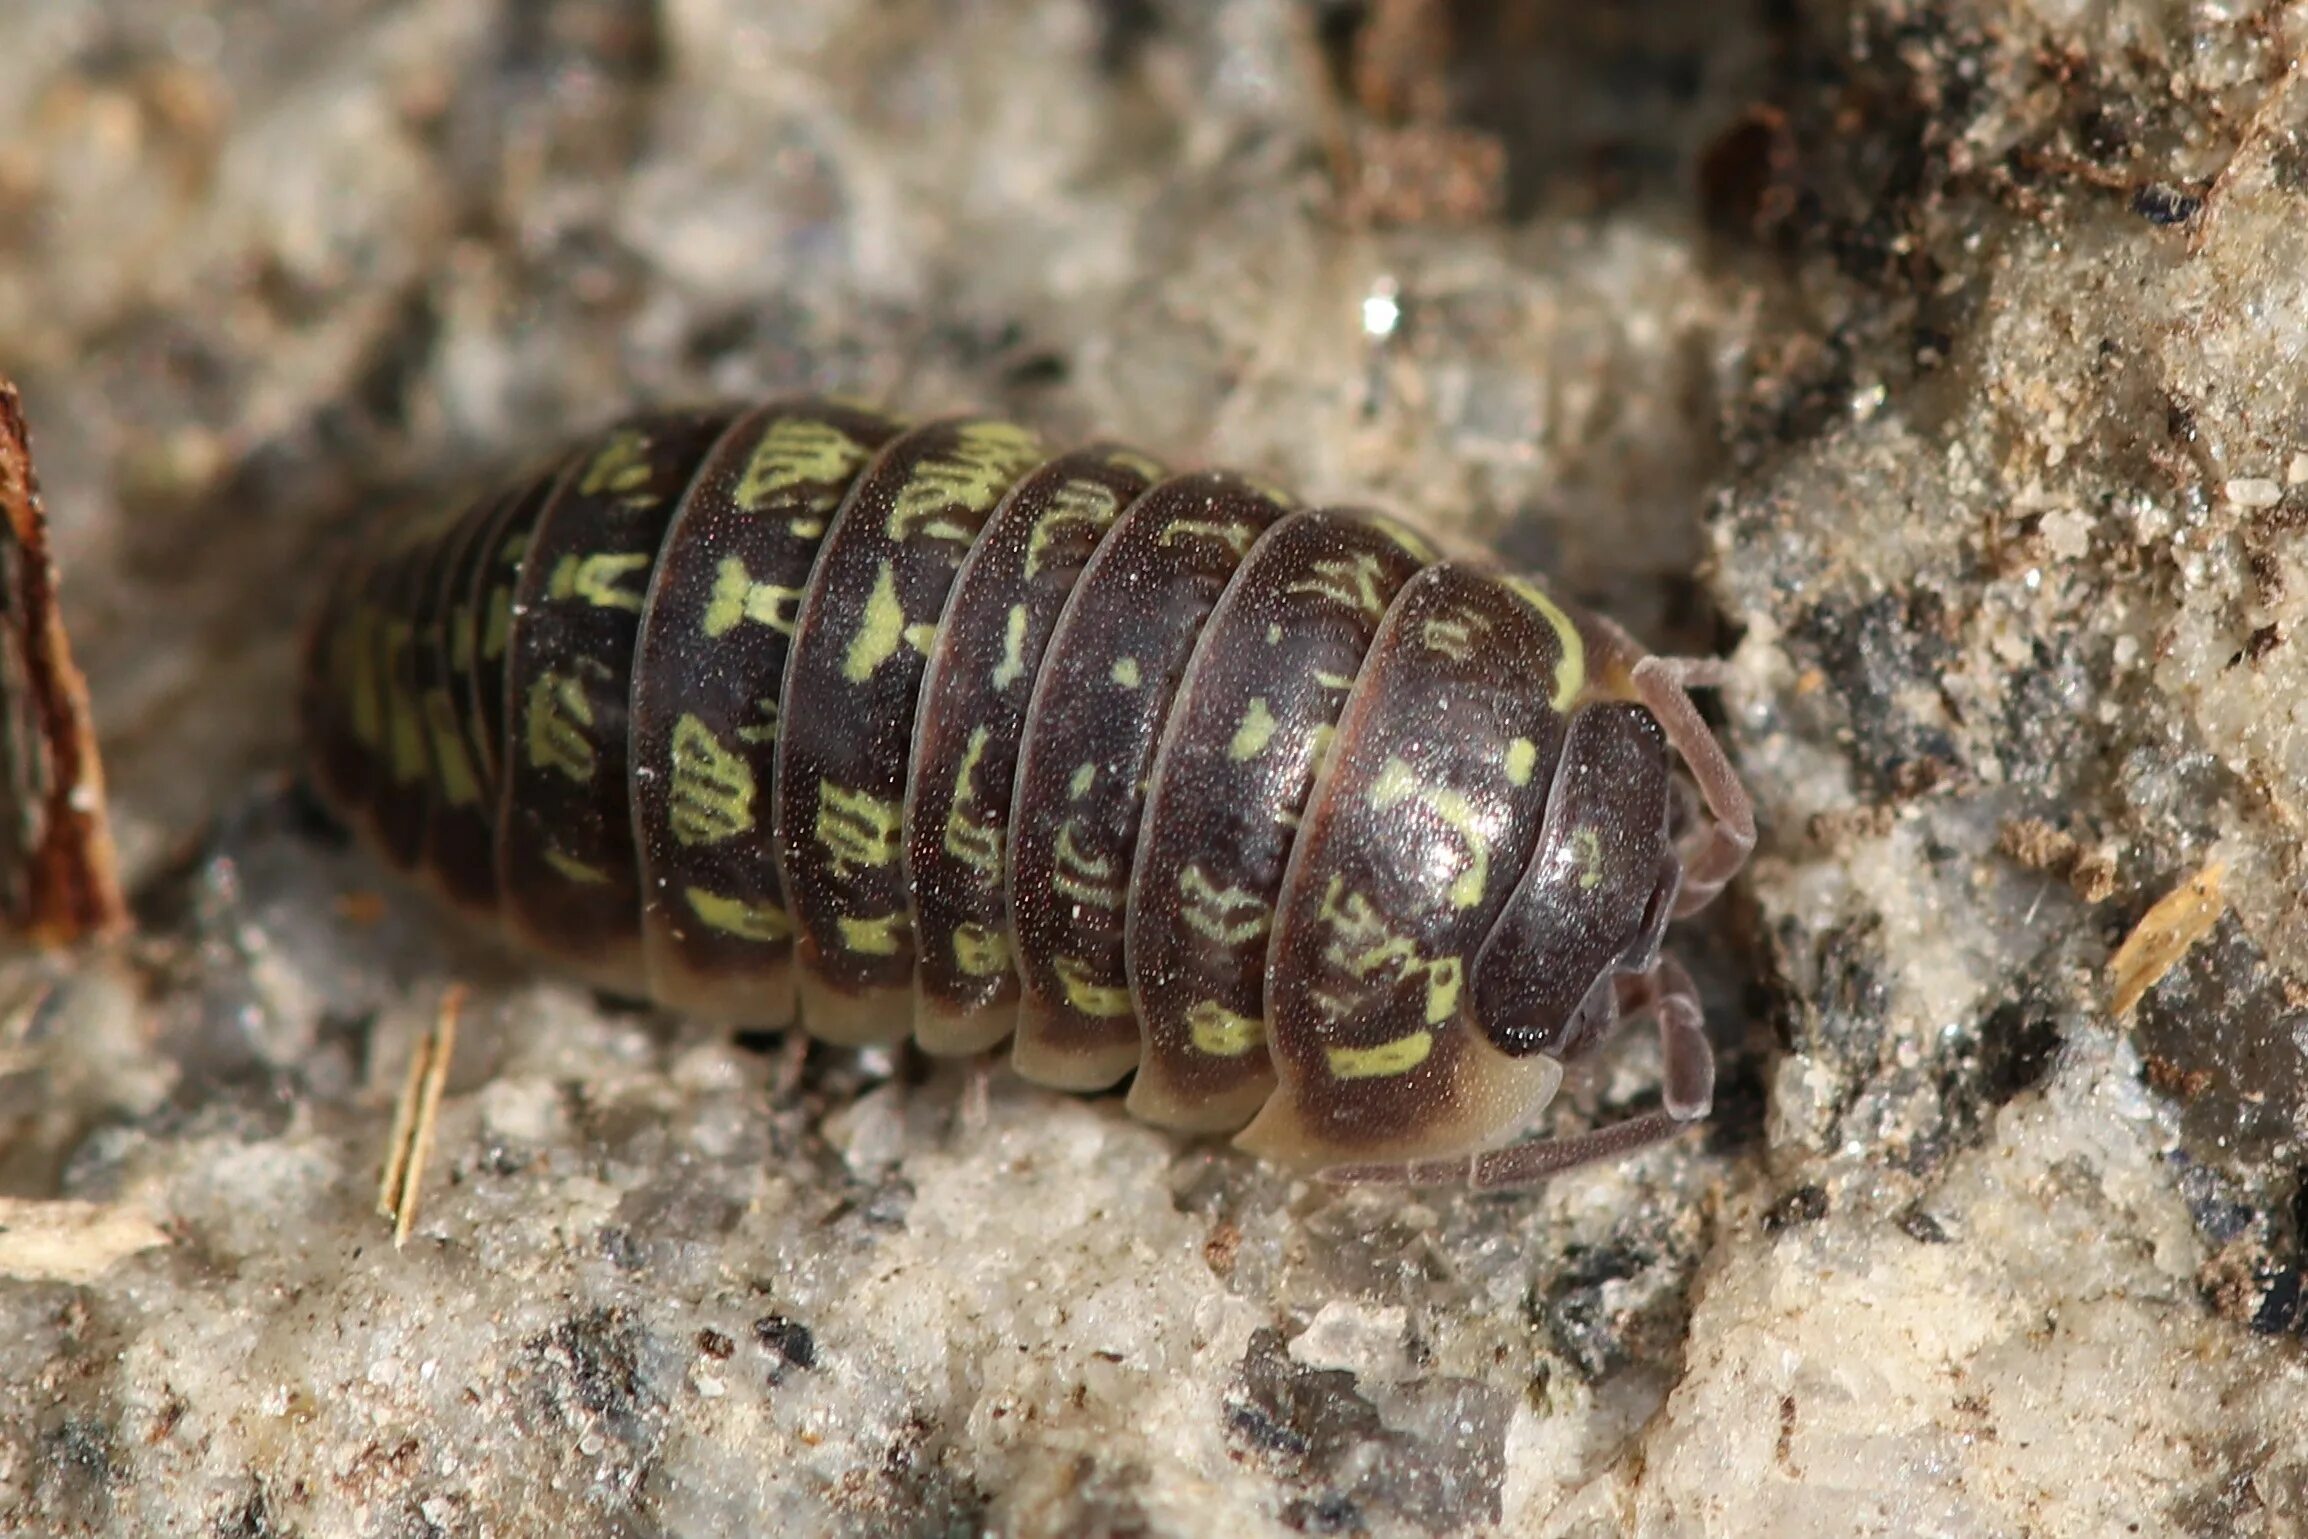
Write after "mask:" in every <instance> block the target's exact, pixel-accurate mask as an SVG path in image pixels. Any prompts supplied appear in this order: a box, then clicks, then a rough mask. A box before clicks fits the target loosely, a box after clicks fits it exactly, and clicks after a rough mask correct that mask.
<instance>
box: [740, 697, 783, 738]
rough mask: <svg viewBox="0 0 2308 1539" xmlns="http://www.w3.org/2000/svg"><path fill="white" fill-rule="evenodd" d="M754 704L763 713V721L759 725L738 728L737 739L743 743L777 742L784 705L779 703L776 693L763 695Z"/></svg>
mask: <svg viewBox="0 0 2308 1539" xmlns="http://www.w3.org/2000/svg"><path fill="white" fill-rule="evenodd" d="M753 704H754V709H756V710H757V711H759V712H760V713H761V723H760V725H758V726H752V727H740V728H738V729H737V740H738V741H739V742H741V743H774V742H776V741H777V724H778V719H779V713H780V712H781V711H782V710H783V709H784V707H782V706H780V705H779V704H778V703H777V696H775V695H763V696H762V697H761V698H760V699H759V700H756V701H754V702H753Z"/></svg>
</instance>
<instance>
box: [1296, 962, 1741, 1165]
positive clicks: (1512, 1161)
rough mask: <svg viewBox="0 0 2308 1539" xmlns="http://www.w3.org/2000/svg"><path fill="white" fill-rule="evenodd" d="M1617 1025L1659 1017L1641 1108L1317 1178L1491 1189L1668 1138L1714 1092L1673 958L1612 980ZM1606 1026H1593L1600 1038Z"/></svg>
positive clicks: (1693, 990)
mask: <svg viewBox="0 0 2308 1539" xmlns="http://www.w3.org/2000/svg"><path fill="white" fill-rule="evenodd" d="M1618 998H1619V1006H1620V1009H1621V1011H1622V1012H1623V1013H1622V1014H1621V1016H1620V1018H1619V1023H1618V1024H1620V1025H1626V1024H1629V1023H1631V1022H1633V1021H1636V1020H1639V1019H1641V1018H1642V1017H1644V1016H1646V1015H1648V1016H1653V1017H1655V1018H1656V1019H1657V1022H1658V1029H1659V1049H1660V1055H1661V1057H1662V1059H1663V1060H1664V1065H1665V1076H1664V1077H1665V1086H1664V1091H1665V1094H1664V1097H1663V1098H1664V1100H1665V1102H1666V1105H1665V1106H1664V1107H1663V1108H1662V1109H1661V1110H1658V1111H1654V1112H1645V1113H1643V1114H1642V1115H1641V1116H1637V1117H1629V1118H1627V1119H1626V1120H1625V1121H1623V1122H1614V1123H1611V1124H1610V1125H1609V1126H1607V1127H1599V1128H1595V1129H1593V1130H1592V1131H1590V1132H1585V1133H1576V1134H1573V1135H1571V1136H1570V1137H1567V1138H1539V1139H1532V1140H1530V1141H1528V1142H1525V1143H1518V1144H1509V1145H1507V1146H1506V1147H1505V1148H1503V1149H1491V1150H1486V1151H1484V1152H1482V1153H1479V1154H1475V1155H1471V1156H1468V1157H1466V1158H1463V1159H1451V1160H1416V1161H1412V1162H1409V1163H1407V1164H1368V1165H1363V1164H1355V1165H1333V1166H1331V1167H1329V1168H1328V1169H1326V1170H1324V1171H1322V1172H1321V1179H1322V1180H1324V1181H1326V1182H1328V1183H1330V1184H1331V1185H1333V1186H1467V1187H1472V1188H1475V1189H1476V1190H1488V1191H1496V1190H1498V1189H1499V1188H1502V1187H1515V1186H1534V1185H1536V1184H1537V1183H1539V1182H1541V1181H1544V1180H1546V1179H1547V1178H1548V1177H1549V1176H1553V1175H1557V1174H1559V1173H1560V1172H1562V1171H1566V1170H1569V1169H1571V1168H1573V1167H1574V1166H1579V1165H1585V1164H1589V1163H1592V1162H1593V1161H1596V1160H1606V1159H1615V1158H1617V1157H1618V1156H1619V1155H1622V1154H1627V1153H1630V1152H1632V1151H1634V1150H1636V1149H1640V1148H1642V1147H1644V1146H1645V1145H1647V1144H1654V1143H1657V1142H1659V1141H1660V1140H1661V1139H1665V1138H1671V1137H1673V1136H1674V1135H1675V1134H1677V1133H1679V1132H1681V1131H1682V1130H1683V1129H1685V1128H1687V1127H1689V1126H1690V1125H1691V1124H1692V1123H1694V1122H1697V1121H1699V1120H1700V1119H1701V1118H1703V1117H1705V1116H1706V1115H1707V1112H1708V1110H1709V1108H1710V1107H1711V1106H1712V1105H1713V1104H1714V1099H1715V1053H1714V1049H1713V1048H1712V1047H1710V1046H1709V1045H1708V1042H1707V1034H1706V1031H1705V1029H1704V1021H1705V1017H1704V1015H1703V1014H1702V1012H1701V1010H1700V1008H1699V991H1698V988H1697V987H1696V986H1695V985H1694V984H1693V983H1692V982H1691V975H1690V974H1689V973H1688V972H1685V971H1684V970H1683V965H1682V964H1681V963H1680V962H1677V961H1676V960H1675V959H1674V958H1673V957H1661V958H1660V959H1659V961H1658V963H1657V965H1655V966H1654V967H1652V968H1651V970H1650V971H1648V972H1645V973H1640V974H1637V975H1635V976H1633V977H1626V978H1621V979H1619V980H1618ZM1606 1035H1608V1033H1598V1034H1597V1036H1596V1037H1595V1039H1594V1040H1597V1041H1600V1040H1602V1038H1603V1037H1604V1036H1606Z"/></svg>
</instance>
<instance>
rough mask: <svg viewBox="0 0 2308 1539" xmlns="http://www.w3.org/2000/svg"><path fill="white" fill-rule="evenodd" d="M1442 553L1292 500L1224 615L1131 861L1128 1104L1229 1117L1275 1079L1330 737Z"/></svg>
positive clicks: (1202, 1124) (1191, 685)
mask: <svg viewBox="0 0 2308 1539" xmlns="http://www.w3.org/2000/svg"><path fill="white" fill-rule="evenodd" d="M1432 559H1433V553H1432V552H1431V551H1430V550H1428V548H1427V547H1426V546H1425V544H1424V543H1423V542H1421V541H1419V540H1418V539H1417V538H1416V537H1415V536H1413V535H1411V534H1410V532H1409V531H1407V530H1405V529H1403V528H1401V527H1400V526H1399V525H1395V524H1391V523H1389V522H1387V521H1385V520H1381V519H1377V518H1374V517H1372V516H1370V515H1367V514H1361V513H1354V512H1346V511H1343V510H1336V509H1321V510H1312V511H1308V512H1303V513H1294V514H1292V515H1291V516H1290V517H1288V518H1286V519H1284V520H1283V521H1282V522H1281V523H1279V524H1276V525H1275V526H1274V528H1273V529H1271V530H1269V531H1268V532H1267V534H1266V536H1265V537H1264V538H1263V539H1261V540H1260V541H1259V543H1258V544H1257V545H1256V546H1255V547H1254V548H1253V549H1252V550H1251V552H1250V556H1249V558H1248V559H1247V560H1246V561H1244V562H1243V565H1242V570H1241V572H1240V573H1239V574H1238V575H1237V576H1236V577H1235V579H1234V583H1233V586H1232V587H1230V588H1229V589H1228V590H1227V592H1226V596H1225V597H1224V598H1223V599H1222V600H1221V601H1220V603H1219V605H1218V608H1217V609H1216V610H1215V611H1214V612H1213V613H1212V615H1211V617H1210V623H1209V624H1208V626H1207V627H1205V628H1204V630H1203V633H1202V640H1201V643H1200V644H1199V646H1197V648H1196V649H1195V653H1194V660H1193V662H1192V664H1191V665H1190V667H1189V668H1188V671H1187V675H1186V678H1185V681H1184V682H1183V683H1182V684H1181V685H1180V686H1179V691H1178V699H1177V701H1176V703H1175V704H1174V706H1173V707H1172V710H1171V713H1170V720H1169V724H1168V726H1167V727H1166V728H1165V729H1164V733H1163V740H1162V747H1161V750H1160V753H1159V756H1158V757H1157V759H1156V761H1155V766H1154V775H1153V779H1152V782H1151V784H1150V785H1149V788H1148V792H1147V804H1146V818H1145V827H1144V829H1143V831H1142V834H1141V843H1140V847H1139V850H1138V854H1137V862H1136V864H1135V866H1134V867H1133V868H1132V872H1131V880H1130V900H1129V915H1128V925H1129V930H1128V947H1127V951H1128V956H1129V963H1130V986H1131V995H1132V999H1133V1002H1134V1003H1135V1004H1136V1006H1137V1010H1138V1015H1139V1019H1140V1022H1141V1024H1142V1026H1143V1028H1144V1042H1143V1051H1144V1057H1143V1059H1142V1061H1141V1062H1140V1064H1139V1066H1138V1077H1137V1079H1136V1080H1135V1081H1133V1082H1132V1084H1131V1086H1130V1110H1131V1112H1132V1114H1133V1115H1135V1116H1138V1117H1140V1118H1142V1119H1144V1120H1146V1121H1149V1122H1156V1123H1160V1124H1163V1125H1165V1126H1170V1127H1182V1128H1189V1129H1192V1130H1194V1131H1198V1132H1220V1131H1224V1132H1231V1131H1233V1130H1234V1129H1236V1128H1239V1127H1241V1126H1242V1125H1243V1124H1244V1123H1245V1122H1248V1121H1249V1120H1250V1118H1251V1116H1252V1114H1253V1113H1255V1112H1256V1111H1257V1110H1258V1108H1259V1106H1260V1105H1261V1104H1263V1103H1264V1102H1265V1100H1266V1097H1267V1095H1268V1094H1269V1093H1270V1092H1271V1091H1272V1090H1273V1088H1274V1071H1273V1069H1272V1068H1271V1067H1270V1066H1269V1064H1268V1061H1267V1052H1266V952H1267V943H1268V940H1269V937H1270V936H1271V934H1272V929H1273V919H1274V904H1275V900H1276V899H1277V898H1278V897H1279V896H1280V894H1281V891H1282V877H1283V871H1284V868H1285V866H1286V865H1287V863H1288V862H1289V859H1290V850H1291V846H1292V844H1293V843H1294V842H1295V841H1296V839H1297V836H1298V826H1299V818H1300V814H1301V812H1302V811H1303V809H1304V807H1305V805H1306V798H1307V793H1308V791H1309V790H1310V789H1311V788H1312V786H1313V783H1314V774H1315V768H1316V765H1317V763H1318V762H1319V760H1320V758H1321V755H1322V752H1323V748H1324V746H1325V744H1326V743H1327V742H1328V741H1329V739H1330V736H1331V731H1332V727H1333V725H1334V724H1335V723H1336V722H1337V720H1338V715H1339V712H1340V711H1341V710H1342V709H1343V708H1344V706H1345V704H1346V696H1347V691H1348V690H1349V689H1351V688H1352V687H1353V684H1354V678H1355V674H1356V673H1357V671H1358V670H1360V668H1361V667H1362V659H1363V654H1364V653H1365V652H1366V651H1368V650H1369V647H1370V642H1371V638H1372V637H1373V636H1374V635H1375V634H1376V633H1377V631H1378V625H1379V621H1380V619H1381V618H1382V617H1383V616H1384V614H1385V613H1386V607H1387V605H1388V604H1389V603H1390V602H1391V601H1392V600H1393V598H1394V595H1395V593H1396V591H1397V590H1398V589H1400V588H1401V587H1402V585H1403V584H1404V583H1405V582H1407V581H1409V580H1410V578H1411V576H1412V574H1414V573H1415V572H1417V571H1418V570H1419V568H1420V567H1422V566H1424V565H1425V564H1426V563H1427V562H1428V561H1430V560H1432Z"/></svg>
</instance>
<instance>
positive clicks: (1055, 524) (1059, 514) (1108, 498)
mask: <svg viewBox="0 0 2308 1539" xmlns="http://www.w3.org/2000/svg"><path fill="white" fill-rule="evenodd" d="M1120 510H1121V504H1120V502H1119V501H1117V499H1116V498H1115V496H1114V494H1113V492H1112V491H1110V490H1108V489H1107V488H1106V487H1103V486H1099V485H1097V484H1096V483H1094V482H1082V481H1071V482H1068V483H1067V484H1066V485H1064V486H1062V487H1060V488H1059V489H1058V492H1057V495H1055V496H1053V497H1052V498H1051V499H1050V506H1049V508H1048V510H1047V511H1046V512H1044V513H1043V514H1042V516H1041V517H1040V518H1037V519H1035V520H1034V527H1033V529H1032V530H1030V531H1029V532H1028V533H1027V535H1026V575H1027V576H1028V577H1032V576H1034V575H1035V574H1036V573H1038V572H1040V571H1041V570H1042V563H1043V562H1044V561H1045V560H1047V559H1048V557H1049V550H1050V547H1051V546H1052V545H1053V544H1055V543H1056V542H1057V539H1058V537H1059V535H1061V534H1062V533H1064V532H1065V530H1066V529H1068V528H1069V527H1071V528H1079V529H1086V530H1088V531H1090V532H1091V533H1092V534H1096V533H1099V532H1100V531H1102V530H1104V529H1105V528H1106V526H1107V525H1109V524H1111V523H1113V522H1114V515H1115V514H1116V513H1117V512H1119V511H1120Z"/></svg>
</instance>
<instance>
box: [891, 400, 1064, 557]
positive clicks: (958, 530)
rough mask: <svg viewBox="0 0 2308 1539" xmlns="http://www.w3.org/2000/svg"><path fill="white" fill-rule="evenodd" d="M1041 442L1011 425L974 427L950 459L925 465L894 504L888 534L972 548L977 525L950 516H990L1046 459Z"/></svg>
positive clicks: (959, 436)
mask: <svg viewBox="0 0 2308 1539" xmlns="http://www.w3.org/2000/svg"><path fill="white" fill-rule="evenodd" d="M1041 448H1042V446H1041V443H1040V442H1039V441H1038V440H1037V439H1036V438H1035V437H1034V435H1033V434H1031V433H1029V432H1027V431H1026V430H1025V429H1024V428H1022V427H1018V426H1016V425H1015V424H1012V423H1008V422H972V423H969V424H967V425H965V426H964V427H963V428H962V429H961V430H960V431H959V432H958V433H956V434H955V435H954V446H953V447H952V448H951V449H950V450H948V451H947V453H946V456H945V457H943V458H938V459H930V460H924V461H923V462H922V463H921V464H919V465H916V466H915V467H914V469H913V473H912V474H911V475H909V476H907V477H906V483H905V485H903V486H901V487H899V488H898V491H897V495H896V496H895V497H894V498H892V499H891V501H890V516H889V522H888V523H887V524H886V525H885V526H884V532H886V533H887V534H888V535H889V537H890V538H891V539H893V540H906V539H910V538H912V537H913V536H914V535H915V534H917V533H918V534H921V535H925V536H927V537H928V538H930V539H933V540H952V541H954V542H956V543H957V544H964V545H966V544H968V543H969V541H970V538H971V536H972V535H974V534H975V533H976V532H977V526H976V525H975V524H974V523H960V522H957V521H955V520H954V519H953V518H951V517H950V516H949V513H950V511H951V510H953V509H955V508H962V509H966V510H968V511H969V512H972V513H984V512H985V511H986V510H987V509H988V508H991V507H992V506H993V505H994V504H995V503H996V502H998V501H1000V500H1001V495H1002V493H1003V492H1005V491H1007V490H1008V489H1009V485H1010V483H1011V482H1012V481H1015V480H1017V479H1018V477H1019V476H1021V475H1023V474H1024V473H1025V472H1026V470H1027V469H1028V468H1029V467H1031V466H1032V465H1033V463H1034V461H1035V460H1037V459H1039V458H1040V457H1041Z"/></svg>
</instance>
